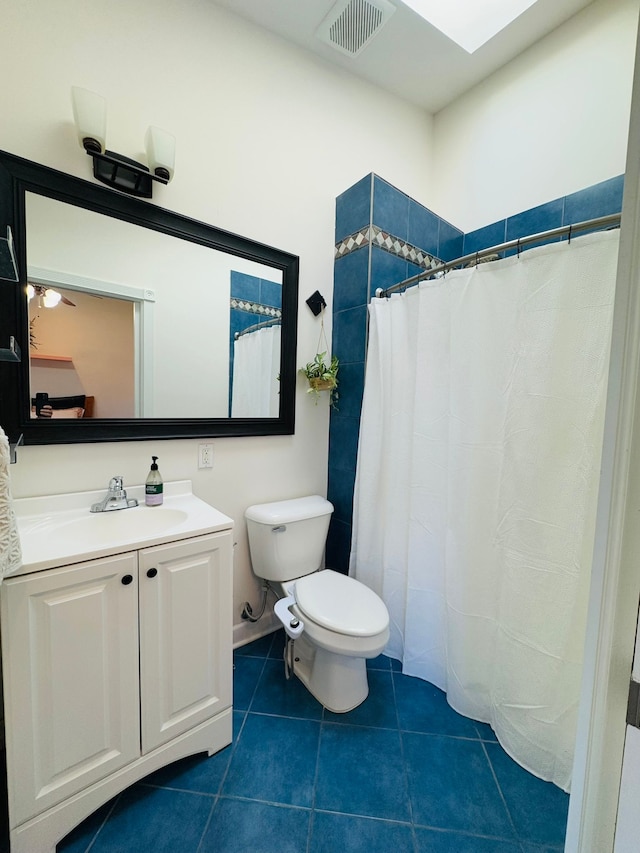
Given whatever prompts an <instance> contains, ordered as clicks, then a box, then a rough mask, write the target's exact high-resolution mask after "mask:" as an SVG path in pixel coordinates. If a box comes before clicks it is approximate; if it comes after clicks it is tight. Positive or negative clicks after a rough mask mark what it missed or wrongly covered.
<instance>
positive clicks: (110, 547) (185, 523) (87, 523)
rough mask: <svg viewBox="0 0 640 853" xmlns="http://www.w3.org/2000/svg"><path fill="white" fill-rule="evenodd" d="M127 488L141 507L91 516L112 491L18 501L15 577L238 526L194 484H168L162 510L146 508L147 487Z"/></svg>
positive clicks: (184, 481)
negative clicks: (18, 562) (19, 550)
mask: <svg viewBox="0 0 640 853" xmlns="http://www.w3.org/2000/svg"><path fill="white" fill-rule="evenodd" d="M125 488H126V491H127V497H129V498H137V499H138V501H139V505H138V506H137V507H130V508H128V509H120V510H111V511H109V512H99V513H92V512H90V507H91V505H92V504H94V503H96V502H97V501H99V500H101V499H102V498H103V497H104V496H105V494H106V491H107V490H106V489H101V490H99V491H93V492H73V493H70V494H62V495H47V496H44V497H37V498H19V499H17V500H15V501H14V502H13V503H14V509H15V513H16V518H17V521H18V533H19V534H20V544H21V547H22V567H21V568H20V570H19V571H17V572H14V573H13V574H12V575H11V577H15V576H17V575H23V574H28V573H30V572H36V571H41V570H42V569H50V568H54V567H56V566H64V565H67V564H69V563H79V562H82V561H84V560H93V559H96V558H98V557H108V556H110V555H112V554H121V553H123V552H124V551H134V550H138V549H139V548H148V547H150V546H152V545H162V544H165V543H167V542H175V541H177V540H180V539H188V538H191V537H193V536H203V535H205V534H207V533H217V532H219V531H222V530H230V529H231V528H232V527H233V519H231V518H229V517H228V516H226V515H223V513H221V512H219V511H218V510H217V509H214V507H212V506H210V505H209V504H207V503H205V502H204V501H203V500H201V499H200V498H197V497H196V496H195V495H194V494H193V492H192V487H191V481H190V480H181V481H178V482H172V483H165V484H164V502H163V504H162V505H161V506H157V507H148V506H145V504H144V486H143V485H140V486H129V487H127V486H126V484H125Z"/></svg>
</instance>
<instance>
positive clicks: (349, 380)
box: [326, 174, 624, 572]
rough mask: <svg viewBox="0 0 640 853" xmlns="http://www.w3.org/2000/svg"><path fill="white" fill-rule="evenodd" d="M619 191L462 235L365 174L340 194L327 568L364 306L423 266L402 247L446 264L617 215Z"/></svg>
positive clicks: (344, 535) (344, 530)
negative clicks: (335, 395) (508, 242)
mask: <svg viewBox="0 0 640 853" xmlns="http://www.w3.org/2000/svg"><path fill="white" fill-rule="evenodd" d="M623 186H624V176H623V175H619V176H617V177H615V178H611V179H610V180H607V181H603V182H601V183H599V184H595V185H594V186H592V187H588V188H586V189H584V190H580V191H579V192H576V193H572V194H571V195H568V196H565V197H563V198H558V199H553V200H552V201H549V202H546V203H545V204H541V205H538V206H536V207H533V208H531V209H529V210H525V211H522V212H521V213H518V214H516V215H514V216H510V217H508V218H505V219H501V220H499V221H497V222H493V223H491V224H489V225H486V226H484V227H482V228H478V229H476V230H475V231H470V232H468V233H466V234H465V233H463V232H462V231H461V230H460V229H459V228H456V227H455V226H454V225H452V224H451V223H450V222H447V221H446V220H444V219H442V218H441V217H439V216H438V215H437V214H435V213H434V212H433V211H431V210H429V209H428V208H426V207H424V206H422V205H421V204H419V203H418V202H417V201H415V200H414V199H412V198H411V197H410V196H408V195H407V194H406V193H403V192H401V191H400V190H398V189H397V188H396V187H394V186H393V185H392V184H390V183H389V182H388V181H385V180H383V179H382V178H380V177H379V176H378V175H374V174H370V175H366V176H365V177H364V178H362V180H360V181H358V183H356V184H354V185H353V186H352V187H350V188H349V189H348V190H346V191H345V192H344V193H342V194H341V195H340V196H338V198H337V200H336V229H335V237H336V244H342V247H341V252H342V253H341V254H339V255H338V252H336V254H337V256H336V261H335V272H334V293H333V343H332V351H333V352H334V353H335V354H336V355H338V357H339V358H340V372H339V376H338V378H339V388H338V391H339V400H338V408H337V410H332V412H331V424H330V429H329V448H330V453H329V471H328V483H329V485H328V497H329V500H330V501H331V502H332V503H333V504H334V507H335V512H334V514H333V517H332V519H331V525H330V528H329V535H328V538H327V552H326V564H327V566H329V567H330V568H333V569H337V570H339V571H342V572H347V571H348V567H349V552H350V548H351V514H352V506H353V484H354V472H355V464H356V457H357V443H358V432H359V428H360V411H361V406H362V394H363V389H364V373H365V356H366V343H367V304H368V302H369V299H370V298H371V297H372V296H373V295H375V290H376V288H378V287H382V288H384V287H389V286H390V285H392V284H396V283H397V282H399V281H403V280H404V279H406V278H410V277H411V276H414V275H417V274H418V273H421V272H424V271H425V269H426V268H427V267H426V266H419V265H417V264H416V263H413V262H412V260H410V259H409V257H408V251H407V244H409V248H411V247H415V248H416V249H418V250H421V251H423V252H426V253H428V254H429V255H430V256H432V257H433V258H435V259H436V261H434V262H437V259H440V260H443V261H451V260H454V259H455V258H458V257H461V256H462V255H466V254H471V253H472V252H477V251H480V250H482V249H486V248H489V247H491V246H495V245H498V244H499V243H503V242H505V241H506V240H513V239H517V238H518V237H525V236H527V235H529V234H533V233H537V232H538V231H549V230H551V229H553V228H557V227H559V226H561V225H569V224H573V223H577V222H583V221H585V220H587V219H593V218H595V217H600V216H606V215H609V214H612V213H619V212H620V210H621V209H622V192H623ZM376 229H378V230H380V229H381V230H382V231H383V232H385V235H384V236H389V238H390V239H389V240H387V241H386V243H385V245H384V248H383V247H382V246H381V244H380V242H379V241H376V238H375V235H374V233H373V232H374V231H376ZM356 236H357V239H355V237H356ZM337 248H338V246H337V247H336V249H337ZM514 251H515V250H514ZM412 257H413V256H412ZM418 261H419V263H421V260H420V258H418Z"/></svg>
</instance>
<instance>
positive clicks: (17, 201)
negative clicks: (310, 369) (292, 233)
mask: <svg viewBox="0 0 640 853" xmlns="http://www.w3.org/2000/svg"><path fill="white" fill-rule="evenodd" d="M27 192H30V193H37V194H39V195H43V196H47V197H49V198H52V199H57V200H58V201H62V202H65V203H67V204H72V205H75V206H77V207H81V208H85V209H87V210H91V211H95V212H97V213H101V214H104V215H105V216H111V217H115V218H116V219H120V220H123V221H125V222H130V223H133V224H135V225H140V226H142V227H144V228H150V229H153V230H155V231H158V232H161V233H163V234H166V235H168V236H171V237H175V238H177V239H180V240H188V241H190V242H192V243H198V244H200V245H202V246H208V247H210V248H211V249H217V250H219V251H222V252H226V253H228V254H230V255H235V256H236V257H241V258H247V259H249V260H252V261H256V262H257V263H260V264H265V265H267V266H271V267H273V268H274V269H275V270H279V271H280V272H281V274H282V341H281V356H280V414H279V417H277V418H212V419H203V418H185V419H175V418H135V419H124V418H121V419H108V420H107V419H84V418H81V419H78V420H72V421H67V420H65V419H56V420H54V421H52V420H49V419H42V420H35V419H33V418H31V417H30V393H29V323H28V306H27V299H26V274H27V248H26V247H27V235H26V210H25V207H26V197H25V194H26V193H27ZM7 226H10V227H11V230H12V232H13V239H14V243H15V250H16V257H17V262H18V272H19V282H18V283H16V282H10V281H7V280H3V279H0V347H8V346H9V339H10V337H11V336H13V337H15V339H16V341H17V343H18V345H19V346H20V349H21V351H22V361H21V362H20V363H17V362H8V361H0V425H1V426H2V427H3V428H4V430H5V432H6V433H7V435H8V436H9V438H10V440H11V441H12V442H15V441H17V440H18V438H19V436H21V435H22V436H23V441H24V444H75V443H79V442H95V441H142V440H146V439H155V438H161V439H170V438H205V437H206V438H215V437H219V436H220V437H221V436H251V435H290V434H292V433H293V432H294V425H295V381H296V339H297V313H298V270H299V258H298V256H297V255H292V254H289V253H288V252H284V251H280V250H279V249H274V248H271V247H270V246H266V245H263V244H261V243H256V242H255V241H253V240H249V239H247V238H245V237H240V236H238V235H237V234H232V233H230V232H228V231H223V230H221V229H220V228H215V227H213V226H212V225H207V224H205V223H203V222H198V221H197V220H194V219H189V218H188V217H186V216H182V215H180V214H177V213H173V212H171V211H169V210H165V209H163V208H161V207H158V206H156V205H154V204H149V203H148V202H145V201H142V200H139V199H135V198H131V197H129V196H125V195H123V194H121V193H119V192H117V191H116V190H110V189H107V188H104V187H101V186H97V185H95V184H92V183H90V182H88V181H84V180H82V179H80V178H76V177H73V176H71V175H67V174H65V173H63V172H58V171H56V170H54V169H50V168H48V167H46V166H42V165H39V164H38V163H33V162H31V161H29V160H24V159H22V158H20V157H16V156H15V155H12V154H8V153H6V152H3V151H0V229H1V230H2V233H6V227H7ZM174 345H175V349H176V357H177V358H179V352H180V341H179V340H176V341H175V344H174Z"/></svg>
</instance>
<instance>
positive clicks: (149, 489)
mask: <svg viewBox="0 0 640 853" xmlns="http://www.w3.org/2000/svg"><path fill="white" fill-rule="evenodd" d="M151 459H152V462H151V470H150V471H149V476H148V477H147V482H146V483H145V486H144V502H145V503H146V505H147V506H160V504H161V503H162V499H163V497H164V495H163V493H162V488H163V487H162V477H161V475H160V471H158V457H157V456H152V457H151Z"/></svg>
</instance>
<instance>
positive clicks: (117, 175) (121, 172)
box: [87, 150, 169, 198]
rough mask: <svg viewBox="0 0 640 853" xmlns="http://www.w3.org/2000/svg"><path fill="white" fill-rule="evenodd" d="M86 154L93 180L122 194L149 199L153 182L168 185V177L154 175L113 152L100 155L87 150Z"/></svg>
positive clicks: (142, 166)
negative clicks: (90, 164) (91, 160)
mask: <svg viewBox="0 0 640 853" xmlns="http://www.w3.org/2000/svg"><path fill="white" fill-rule="evenodd" d="M87 154H88V155H89V156H90V157H92V158H93V176H94V178H96V179H97V180H98V181H102V183H103V184H107V185H108V186H110V187H114V188H115V189H117V190H120V191H121V192H123V193H128V194H129V195H134V196H137V197H138V198H151V197H152V196H153V182H154V181H159V182H160V183H161V184H167V183H169V180H168V177H167V178H165V176H164V175H154V174H152V173H151V172H150V171H149V169H148V168H147V167H146V166H145V165H144V164H143V163H138V162H137V160H131V159H130V158H129V157H124V156H123V155H122V154H116V153H115V151H105V152H104V154H101V153H98V152H96V151H90V150H87Z"/></svg>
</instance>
